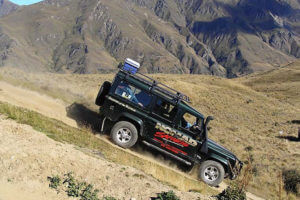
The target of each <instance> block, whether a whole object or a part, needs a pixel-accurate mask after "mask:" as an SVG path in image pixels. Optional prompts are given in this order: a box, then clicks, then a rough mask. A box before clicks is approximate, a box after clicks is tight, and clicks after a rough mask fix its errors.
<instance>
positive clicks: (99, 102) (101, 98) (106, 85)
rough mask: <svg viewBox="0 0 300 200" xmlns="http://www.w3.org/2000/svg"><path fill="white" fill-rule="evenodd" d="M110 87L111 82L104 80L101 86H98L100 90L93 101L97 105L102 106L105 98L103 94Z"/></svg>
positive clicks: (106, 92)
mask: <svg viewBox="0 0 300 200" xmlns="http://www.w3.org/2000/svg"><path fill="white" fill-rule="evenodd" d="M110 87H111V83H110V82H108V81H105V82H104V83H103V84H102V86H101V88H100V90H99V92H98V95H97V98H96V101H95V103H96V105H98V106H102V105H103V103H104V100H105V96H106V95H107V94H108V92H109V89H110Z"/></svg>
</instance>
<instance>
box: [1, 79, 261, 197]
mask: <svg viewBox="0 0 300 200" xmlns="http://www.w3.org/2000/svg"><path fill="white" fill-rule="evenodd" d="M0 101H3V102H8V103H10V104H13V105H16V106H21V107H25V108H27V109H30V110H34V111H36V112H39V113H41V114H43V115H45V116H48V117H51V118H55V119H57V120H60V121H63V122H64V123H66V124H68V125H70V126H73V127H77V124H76V121H74V120H73V119H70V118H68V117H67V113H66V106H67V105H64V103H63V102H62V101H60V100H55V99H53V98H51V97H48V96H45V95H41V94H39V93H37V92H33V91H28V90H26V89H22V88H19V87H15V86H12V85H10V84H8V83H6V82H2V81H0ZM1 123H3V122H1ZM5 123H6V122H5ZM10 123H12V122H10ZM14 125H16V124H14ZM18 126H19V125H18ZM27 129H28V127H27ZM33 132H34V131H33ZM0 134H1V133H0ZM34 134H36V132H34ZM43 137H46V136H43ZM48 140H49V141H51V140H50V139H48ZM0 145H1V143H0ZM32 145H34V144H32ZM12 146H13V145H12ZM38 146H40V144H38ZM69 148H70V149H73V148H72V147H69ZM43 149H44V150H46V149H48V148H46V147H45V146H43ZM50 149H51V148H50ZM52 154H53V153H52ZM58 154H59V153H58ZM68 155H69V153H68ZM68 155H65V156H64V158H65V157H68ZM36 159H37V160H38V159H39V158H36ZM57 159H58V160H60V159H62V157H59V156H58V157H57ZM57 159H55V160H57ZM87 160H88V158H85V159H83V161H84V162H85V163H87V164H88V163H89V162H86V161H87ZM102 161H103V160H102ZM61 162H63V161H61ZM68 162H69V161H68ZM73 162H75V161H73ZM90 166H92V165H90V164H88V165H87V166H85V167H86V168H87V167H90ZM1 168H2V167H1ZM53 168H54V169H55V168H56V167H55V166H53ZM49 170H50V169H49ZM65 172H66V171H64V172H62V171H60V173H65ZM80 173H82V172H79V174H80ZM105 173H106V172H105ZM107 173H109V172H107ZM83 174H85V173H83ZM49 175H51V174H47V175H46V174H45V176H49ZM122 179H123V177H122ZM0 180H1V179H0ZM40 182H43V183H44V182H45V181H40ZM144 182H145V180H143V181H142V183H144ZM25 183H26V182H23V183H18V184H24V186H25V185H26V184H25ZM142 183H141V184H140V185H143V184H142ZM0 185H1V188H2V190H1V189H0V200H2V199H1V195H4V196H5V192H4V193H3V191H9V189H8V188H10V189H11V191H16V190H17V188H20V187H19V186H18V187H16V185H15V184H11V183H8V182H7V180H2V182H0ZM2 185H3V187H2ZM44 185H45V184H44ZM46 185H47V184H46ZM39 187H41V186H39ZM144 187H145V186H144ZM163 187H166V186H160V187H158V188H163ZM225 187H226V185H225V184H223V185H221V187H220V189H219V190H220V191H221V190H222V189H223V188H225ZM3 188H7V189H3ZM132 188H133V189H134V188H136V184H133V185H132ZM44 189H45V192H44V193H45V194H46V196H47V198H49V197H50V198H51V195H52V194H51V192H50V193H47V192H46V191H48V188H44ZM140 190H141V191H143V190H144V189H143V188H140ZM114 191H115V190H114ZM159 191H160V190H158V191H157V192H159ZM24 192H25V193H26V190H24ZM110 192H113V191H110ZM25 193H24V194H25ZM13 194H15V193H13ZM29 194H32V195H35V193H33V192H30V191H29ZM113 194H114V193H113ZM149 194H150V193H149ZM152 194H153V192H152ZM188 194H191V193H188ZM6 195H8V194H6ZM36 195H41V193H39V194H36ZM120 195H124V192H123V193H120ZM27 196H28V195H27ZM29 196H30V195H29ZM46 196H45V197H46ZM54 196H55V195H54ZM192 196H193V195H192ZM196 196H197V195H196ZM196 196H194V197H195V198H196ZM198 196H199V194H198ZM247 196H248V197H249V198H250V199H255V200H256V199H257V200H260V199H261V198H259V197H256V196H255V195H253V194H247ZM2 197H3V196H2ZM120 197H123V196H120ZM139 197H141V196H139ZM128 198H129V196H128ZM5 199H9V198H8V197H7V198H5ZM11 199H18V198H17V197H12V198H11ZM31 199H35V198H33V196H32V198H31ZM41 199H43V198H41ZM59 199H61V198H59ZM182 199H184V198H182Z"/></svg>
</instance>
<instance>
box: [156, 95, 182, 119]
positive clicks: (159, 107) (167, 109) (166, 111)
mask: <svg viewBox="0 0 300 200" xmlns="http://www.w3.org/2000/svg"><path fill="white" fill-rule="evenodd" d="M153 112H154V113H155V114H157V115H159V116H161V117H163V118H165V119H167V120H169V121H172V120H173V119H174V117H175V116H176V113H177V107H175V106H174V105H173V104H171V103H170V102H168V101H166V100H164V99H161V98H157V100H156V102H155V105H154V108H153Z"/></svg>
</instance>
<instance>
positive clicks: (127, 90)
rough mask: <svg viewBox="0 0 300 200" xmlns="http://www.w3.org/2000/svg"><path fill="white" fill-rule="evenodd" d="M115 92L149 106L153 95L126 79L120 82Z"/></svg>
mask: <svg viewBox="0 0 300 200" xmlns="http://www.w3.org/2000/svg"><path fill="white" fill-rule="evenodd" d="M115 94H117V95H119V96H121V97H123V98H125V99H128V100H130V101H131V102H133V103H136V104H138V105H140V106H142V107H147V106H148V105H149V104H150V102H151V95H150V94H149V93H148V92H146V91H143V90H141V89H139V88H136V87H134V86H132V85H131V84H128V83H127V82H125V81H121V82H120V84H119V85H118V86H117V88H116V90H115Z"/></svg>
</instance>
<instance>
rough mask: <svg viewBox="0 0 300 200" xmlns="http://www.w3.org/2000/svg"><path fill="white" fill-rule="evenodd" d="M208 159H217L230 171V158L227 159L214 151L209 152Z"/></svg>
mask: <svg viewBox="0 0 300 200" xmlns="http://www.w3.org/2000/svg"><path fill="white" fill-rule="evenodd" d="M207 160H215V161H217V162H219V163H220V164H222V165H223V166H224V169H225V171H227V172H228V170H230V168H229V164H228V160H226V159H225V158H223V157H221V156H219V155H217V154H214V153H210V154H208V155H207Z"/></svg>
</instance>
